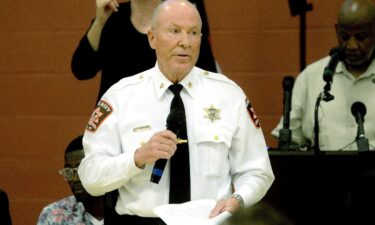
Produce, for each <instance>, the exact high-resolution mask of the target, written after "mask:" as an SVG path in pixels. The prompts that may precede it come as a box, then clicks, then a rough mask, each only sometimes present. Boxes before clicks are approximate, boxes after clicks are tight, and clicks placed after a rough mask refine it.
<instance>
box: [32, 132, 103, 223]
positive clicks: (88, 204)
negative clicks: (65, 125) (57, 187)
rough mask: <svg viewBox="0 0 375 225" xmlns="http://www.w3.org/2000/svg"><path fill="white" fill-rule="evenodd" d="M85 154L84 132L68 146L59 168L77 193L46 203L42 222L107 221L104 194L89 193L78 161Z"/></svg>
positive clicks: (40, 217)
mask: <svg viewBox="0 0 375 225" xmlns="http://www.w3.org/2000/svg"><path fill="white" fill-rule="evenodd" d="M83 157H84V151H83V147H82V136H79V137H77V138H75V139H74V140H73V141H72V142H71V143H70V144H69V145H68V147H67V149H66V150H65V157H64V159H65V164H64V168H63V169H61V170H59V173H60V174H61V175H62V176H63V177H64V179H65V180H66V181H67V182H68V183H69V186H70V189H71V190H72V193H73V195H72V196H69V197H67V198H64V199H62V200H60V201H57V202H53V203H51V204H49V205H48V206H46V207H44V209H43V210H42V212H41V213H40V216H39V220H38V223H37V224H38V225H47V224H50V225H52V224H53V225H56V224H61V225H65V224H85V225H102V224H103V218H104V198H103V197H93V196H91V195H89V194H88V193H87V192H86V190H85V189H84V188H83V186H82V183H81V181H80V179H79V176H78V174H77V168H78V165H79V164H80V162H81V160H82V158H83Z"/></svg>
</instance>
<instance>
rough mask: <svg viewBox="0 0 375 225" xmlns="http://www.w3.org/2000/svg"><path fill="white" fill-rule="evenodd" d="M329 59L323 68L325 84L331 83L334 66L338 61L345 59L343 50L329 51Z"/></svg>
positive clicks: (337, 48) (340, 48)
mask: <svg viewBox="0 0 375 225" xmlns="http://www.w3.org/2000/svg"><path fill="white" fill-rule="evenodd" d="M329 55H330V56H331V59H330V60H329V62H328V65H327V66H326V67H325V68H324V72H323V80H324V81H325V82H331V81H332V77H333V74H335V70H336V66H337V64H338V62H339V61H341V60H343V59H344V58H345V49H344V48H343V47H335V48H332V49H331V50H330V51H329Z"/></svg>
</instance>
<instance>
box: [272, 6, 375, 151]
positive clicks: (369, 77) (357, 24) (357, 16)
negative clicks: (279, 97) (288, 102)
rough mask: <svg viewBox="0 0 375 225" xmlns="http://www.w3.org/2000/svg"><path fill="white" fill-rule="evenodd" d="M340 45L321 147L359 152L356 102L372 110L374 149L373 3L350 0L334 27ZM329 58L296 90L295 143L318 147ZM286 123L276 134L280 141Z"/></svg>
mask: <svg viewBox="0 0 375 225" xmlns="http://www.w3.org/2000/svg"><path fill="white" fill-rule="evenodd" d="M335 28H336V36H337V39H338V44H339V46H341V47H342V48H343V49H344V52H345V59H344V60H343V61H340V62H339V63H338V64H337V67H336V71H335V73H334V76H333V82H332V87H331V88H332V89H331V92H330V93H331V94H332V95H333V96H334V99H333V100H331V101H328V102H326V101H321V102H320V108H319V112H318V113H319V129H320V132H319V147H320V149H321V150H326V151H328V150H357V145H356V143H355V139H356V136H357V127H358V126H357V123H356V120H355V118H354V116H353V115H352V113H351V107H352V104H353V103H354V102H357V101H360V102H363V103H364V105H365V106H366V107H367V114H366V116H365V119H364V121H365V122H364V130H365V134H366V137H367V138H368V139H369V143H370V149H374V146H375V126H374V125H373V124H374V123H375V61H374V49H375V5H374V2H373V1H371V0H345V1H344V2H343V4H342V6H341V8H340V10H339V13H338V18H337V24H335ZM329 60H330V57H325V58H323V59H320V60H319V61H317V62H315V63H313V64H311V65H309V66H308V67H307V68H306V69H305V70H304V71H303V72H302V73H301V74H300V75H299V76H298V77H297V79H296V82H295V84H294V87H293V95H292V107H291V108H292V110H291V112H290V129H291V131H292V141H293V142H295V143H297V144H300V145H305V144H306V143H312V146H314V145H315V143H314V122H315V120H314V111H315V104H316V100H317V98H318V96H319V94H320V93H321V92H322V91H323V88H324V86H325V84H326V83H325V81H324V80H323V71H324V68H325V67H326V66H327V64H328V62H329ZM282 122H283V121H282V119H281V121H280V123H279V124H278V126H277V127H276V128H275V129H274V130H273V131H272V135H273V136H275V137H278V135H279V130H280V129H281V128H282V125H283V124H282Z"/></svg>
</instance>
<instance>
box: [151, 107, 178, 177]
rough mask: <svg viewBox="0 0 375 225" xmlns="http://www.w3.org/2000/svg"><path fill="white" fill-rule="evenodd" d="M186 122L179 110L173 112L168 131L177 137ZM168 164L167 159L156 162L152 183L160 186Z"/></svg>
mask: <svg viewBox="0 0 375 225" xmlns="http://www.w3.org/2000/svg"><path fill="white" fill-rule="evenodd" d="M184 120H185V114H184V113H183V112H181V111H179V110H176V109H174V110H171V112H170V113H169V115H168V117H167V130H170V131H172V132H173V133H175V134H176V135H177V134H178V132H179V130H180V129H181V128H182V126H184V125H183V124H184V123H183V121H184ZM166 164H167V160H166V159H158V160H156V162H155V165H154V168H153V169H152V173H151V178H150V181H151V182H153V183H156V184H158V183H159V181H160V179H161V177H162V176H163V172H164V168H165V165H166Z"/></svg>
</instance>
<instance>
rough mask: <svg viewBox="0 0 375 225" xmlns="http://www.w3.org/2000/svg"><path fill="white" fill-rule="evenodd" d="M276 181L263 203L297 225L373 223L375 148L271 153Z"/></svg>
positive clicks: (374, 206) (374, 209) (374, 211)
mask: <svg viewBox="0 0 375 225" xmlns="http://www.w3.org/2000/svg"><path fill="white" fill-rule="evenodd" d="M269 155H270V160H271V165H272V168H273V172H274V174H275V181H274V183H273V184H272V186H271V188H270V190H269V191H268V193H267V194H266V196H265V197H264V199H263V200H262V201H267V202H270V203H271V204H272V205H274V206H276V208H278V209H279V210H280V211H281V212H283V213H284V214H286V215H287V216H289V217H290V218H291V219H292V220H293V221H294V222H295V223H296V225H310V224H311V225H312V224H314V225H316V224H340V225H342V224H351V225H353V224H361V225H362V224H375V219H374V218H375V152H372V151H370V152H364V153H358V152H355V151H325V152H324V151H322V152H320V154H319V155H314V152H313V151H281V150H270V151H269Z"/></svg>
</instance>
